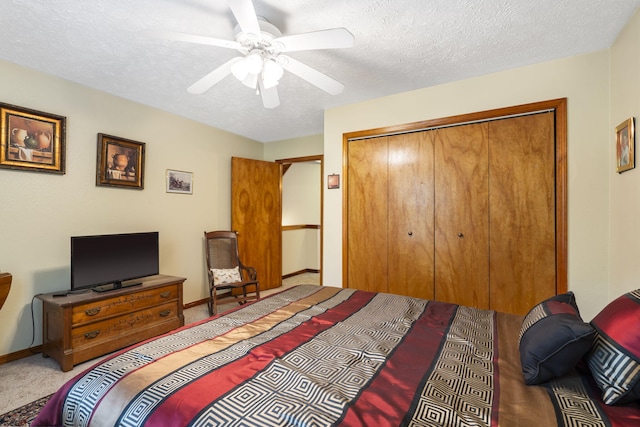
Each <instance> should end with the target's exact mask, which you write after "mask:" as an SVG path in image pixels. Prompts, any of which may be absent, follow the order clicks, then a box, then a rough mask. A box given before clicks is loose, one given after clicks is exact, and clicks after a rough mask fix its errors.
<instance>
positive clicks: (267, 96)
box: [258, 79, 280, 108]
mask: <svg viewBox="0 0 640 427" xmlns="http://www.w3.org/2000/svg"><path fill="white" fill-rule="evenodd" d="M258 84H259V85H260V96H261V97H262V105H264V108H276V107H277V106H278V105H280V97H279V96H278V88H277V86H272V87H270V88H268V89H265V87H264V84H263V83H262V79H258Z"/></svg>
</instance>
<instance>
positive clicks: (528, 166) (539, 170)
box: [489, 112, 556, 315]
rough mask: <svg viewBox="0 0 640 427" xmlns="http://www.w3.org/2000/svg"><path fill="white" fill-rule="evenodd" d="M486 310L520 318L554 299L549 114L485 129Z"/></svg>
mask: <svg viewBox="0 0 640 427" xmlns="http://www.w3.org/2000/svg"><path fill="white" fill-rule="evenodd" d="M489 136H490V139H491V142H490V144H489V147H490V148H489V195H490V199H489V200H490V201H489V205H490V219H491V220H490V230H491V239H490V253H491V256H490V265H491V267H490V268H491V270H490V271H491V296H490V298H491V308H492V309H494V310H499V311H504V312H508V313H515V314H521V315H524V314H526V313H527V311H528V310H529V309H530V308H531V307H533V306H534V305H535V304H536V303H538V302H540V301H542V300H544V299H545V298H548V297H550V296H552V295H555V294H556V216H555V211H556V207H555V200H556V196H555V185H556V183H555V164H556V162H555V119H554V114H553V112H546V113H540V114H534V115H528V116H521V117H515V118H509V119H505V120H496V121H493V122H491V123H490V124H489Z"/></svg>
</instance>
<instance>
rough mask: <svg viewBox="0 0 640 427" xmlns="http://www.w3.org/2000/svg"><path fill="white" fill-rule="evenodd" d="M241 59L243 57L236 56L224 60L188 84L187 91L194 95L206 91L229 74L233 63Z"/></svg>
mask: <svg viewBox="0 0 640 427" xmlns="http://www.w3.org/2000/svg"><path fill="white" fill-rule="evenodd" d="M243 59H244V58H243V57H241V56H237V57H235V58H233V59H231V60H229V61H227V62H225V63H224V64H222V65H221V66H219V67H218V68H216V69H215V70H213V71H212V72H210V73H209V74H207V75H206V76H204V77H203V78H201V79H200V80H198V81H197V82H195V83H194V84H192V85H191V86H189V87H188V88H187V92H189V93H192V94H194V95H201V94H203V93H205V92H206V91H208V90H209V89H211V87H212V86H213V85H215V84H216V83H218V82H219V81H220V80H222V79H224V78H225V77H227V76H228V75H229V74H231V67H232V66H233V64H235V63H236V62H238V61H242V60H243Z"/></svg>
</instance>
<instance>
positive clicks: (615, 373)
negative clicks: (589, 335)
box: [586, 289, 640, 405]
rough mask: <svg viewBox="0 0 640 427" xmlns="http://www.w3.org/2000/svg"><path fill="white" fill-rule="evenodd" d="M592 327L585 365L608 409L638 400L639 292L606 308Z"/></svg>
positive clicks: (595, 318) (625, 295)
mask: <svg viewBox="0 0 640 427" xmlns="http://www.w3.org/2000/svg"><path fill="white" fill-rule="evenodd" d="M591 325H593V327H594V328H595V329H596V331H597V334H596V340H595V343H594V345H593V347H592V348H591V350H590V351H589V353H587V357H586V362H587V365H588V366H589V369H590V370H591V373H592V374H593V378H594V379H595V380H596V383H598V386H599V387H600V388H601V389H602V400H603V401H604V403H606V404H607V405H613V404H616V403H626V402H631V401H634V400H640V289H638V290H635V291H633V292H629V293H627V294H624V295H622V296H621V297H619V298H618V299H616V300H615V301H613V302H611V303H610V304H609V305H607V306H606V307H605V308H604V309H603V310H602V311H601V312H600V313H598V315H597V316H596V317H594V319H593V320H592V321H591Z"/></svg>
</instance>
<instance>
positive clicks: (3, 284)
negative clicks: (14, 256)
mask: <svg viewBox="0 0 640 427" xmlns="http://www.w3.org/2000/svg"><path fill="white" fill-rule="evenodd" d="M12 278H13V276H12V275H11V273H0V308H2V306H3V305H4V302H5V301H6V300H7V297H8V296H9V290H10V289H11V279H12Z"/></svg>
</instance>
